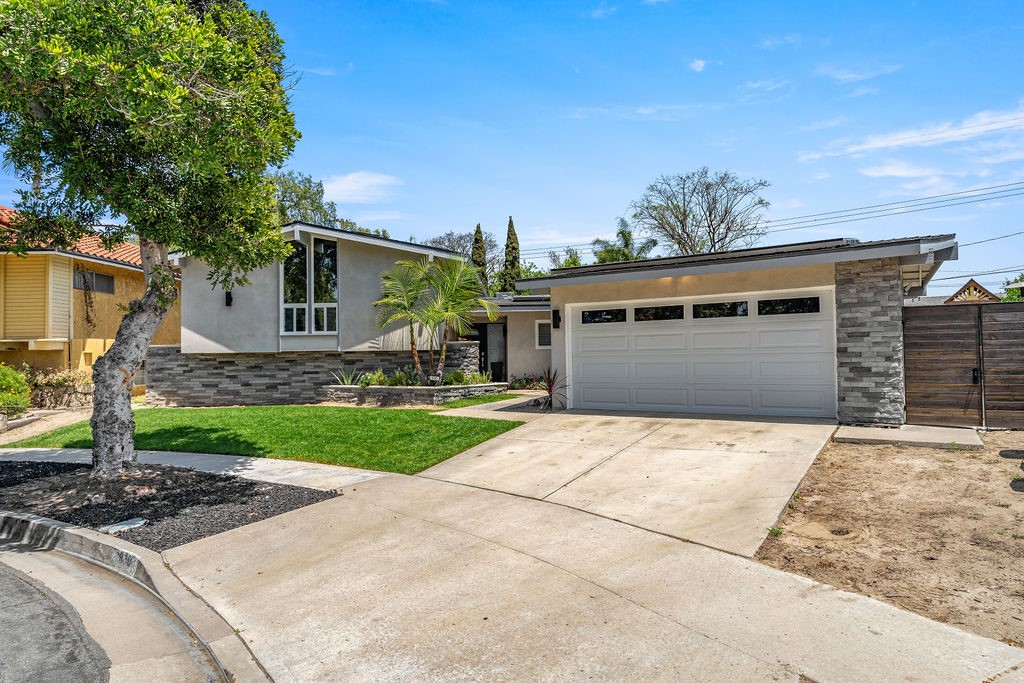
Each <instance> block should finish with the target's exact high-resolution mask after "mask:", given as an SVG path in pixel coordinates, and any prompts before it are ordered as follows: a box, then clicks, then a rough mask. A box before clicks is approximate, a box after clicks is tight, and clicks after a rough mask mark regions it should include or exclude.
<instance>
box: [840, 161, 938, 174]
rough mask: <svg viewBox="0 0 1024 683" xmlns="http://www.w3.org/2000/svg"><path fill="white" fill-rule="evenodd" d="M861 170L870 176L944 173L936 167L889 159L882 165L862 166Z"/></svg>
mask: <svg viewBox="0 0 1024 683" xmlns="http://www.w3.org/2000/svg"><path fill="white" fill-rule="evenodd" d="M860 172H861V173H862V174H863V175H866V176H868V177H869V178H924V177H927V176H939V175H942V172H941V171H936V170H935V169H934V168H922V167H920V166H911V165H910V164H908V163H907V162H905V161H889V162H886V163H885V164H882V165H881V166H872V167H870V168H862V169H861V170H860Z"/></svg>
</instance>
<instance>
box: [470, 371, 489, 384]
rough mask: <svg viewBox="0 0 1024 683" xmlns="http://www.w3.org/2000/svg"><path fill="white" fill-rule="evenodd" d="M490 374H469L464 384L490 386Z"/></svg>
mask: <svg viewBox="0 0 1024 683" xmlns="http://www.w3.org/2000/svg"><path fill="white" fill-rule="evenodd" d="M490 382H491V373H490V372H471V373H469V374H468V375H466V384H490Z"/></svg>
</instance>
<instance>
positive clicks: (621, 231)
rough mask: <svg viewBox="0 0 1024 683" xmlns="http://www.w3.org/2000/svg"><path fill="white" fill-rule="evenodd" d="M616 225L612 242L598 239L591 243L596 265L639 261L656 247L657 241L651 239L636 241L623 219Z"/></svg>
mask: <svg viewBox="0 0 1024 683" xmlns="http://www.w3.org/2000/svg"><path fill="white" fill-rule="evenodd" d="M618 223H619V227H618V229H617V230H616V231H615V241H614V242H612V241H609V240H603V239H600V238H598V239H596V240H594V241H593V243H592V244H593V247H594V257H595V258H596V259H597V262H598V263H618V262H620V261H639V260H640V259H645V258H647V257H648V256H650V254H651V252H652V251H654V248H655V247H657V246H658V240H656V239H655V238H653V237H648V238H646V239H642V240H639V241H637V239H636V237H634V236H633V230H632V228H630V227H629V223H627V222H626V219H625V218H619V221H618Z"/></svg>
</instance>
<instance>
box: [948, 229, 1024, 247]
mask: <svg viewBox="0 0 1024 683" xmlns="http://www.w3.org/2000/svg"><path fill="white" fill-rule="evenodd" d="M1017 235H1024V230H1021V231H1020V232H1011V233H1010V234H1009V235H1000V236H999V237H989V238H988V239H987V240H978V241H977V242H967V243H965V244H961V245H960V246H961V247H973V246H974V245H975V244H984V243H985V242H995V241H996V240H1005V239H1006V238H1007V237H1016V236H1017Z"/></svg>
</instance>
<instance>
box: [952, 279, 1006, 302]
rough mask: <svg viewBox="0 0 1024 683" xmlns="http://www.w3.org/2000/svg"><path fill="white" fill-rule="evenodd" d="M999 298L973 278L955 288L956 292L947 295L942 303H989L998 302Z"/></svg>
mask: <svg viewBox="0 0 1024 683" xmlns="http://www.w3.org/2000/svg"><path fill="white" fill-rule="evenodd" d="M999 301H1000V298H999V297H998V296H996V295H995V294H993V293H992V292H990V291H988V290H987V289H985V288H984V287H982V286H981V285H979V284H978V283H977V282H975V281H974V278H971V279H970V280H968V281H967V284H965V285H964V286H963V287H961V288H960V289H958V290H957V292H956V294H954V295H953V296H951V297H949V298H948V299H946V300H945V301H943V302H942V303H944V304H989V303H992V304H994V303H998V302H999Z"/></svg>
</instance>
